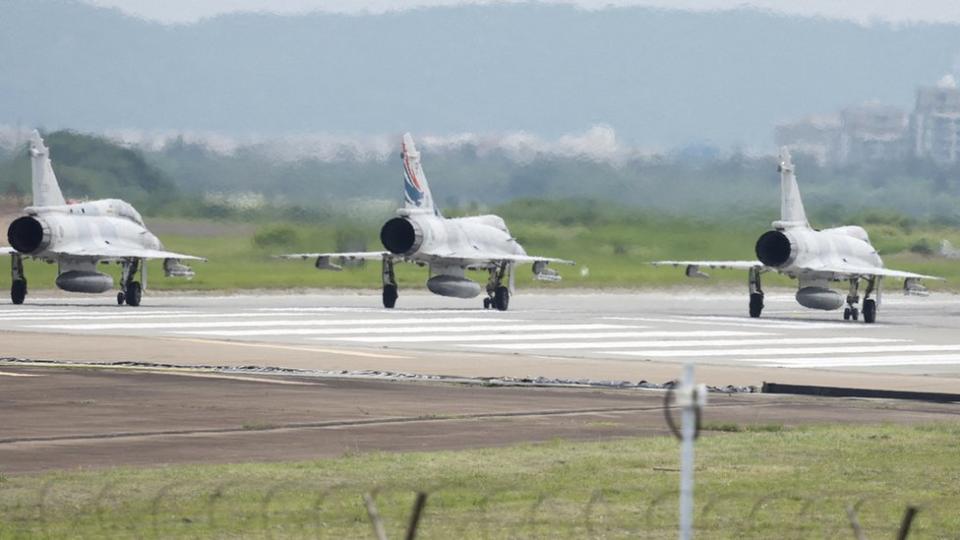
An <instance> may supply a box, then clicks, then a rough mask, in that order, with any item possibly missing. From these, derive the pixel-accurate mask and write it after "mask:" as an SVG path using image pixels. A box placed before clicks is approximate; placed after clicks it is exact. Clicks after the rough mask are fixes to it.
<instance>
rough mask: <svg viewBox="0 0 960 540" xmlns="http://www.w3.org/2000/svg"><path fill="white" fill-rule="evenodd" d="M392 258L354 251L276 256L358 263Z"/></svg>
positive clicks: (380, 253) (390, 254) (386, 255)
mask: <svg viewBox="0 0 960 540" xmlns="http://www.w3.org/2000/svg"><path fill="white" fill-rule="evenodd" d="M389 256H393V254H392V253H390V252H389V251H354V252H346V253H286V254H284V255H277V258H280V259H319V258H324V257H325V258H327V259H348V260H359V261H373V260H377V259H382V258H384V257H389Z"/></svg>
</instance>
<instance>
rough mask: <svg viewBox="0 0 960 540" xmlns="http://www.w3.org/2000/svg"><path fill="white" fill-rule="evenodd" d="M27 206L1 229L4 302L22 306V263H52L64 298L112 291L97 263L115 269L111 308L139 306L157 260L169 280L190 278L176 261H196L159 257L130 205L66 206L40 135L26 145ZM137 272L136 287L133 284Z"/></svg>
mask: <svg viewBox="0 0 960 540" xmlns="http://www.w3.org/2000/svg"><path fill="white" fill-rule="evenodd" d="M30 164H31V169H32V189H33V205H32V206H28V207H27V208H25V209H24V214H26V215H24V216H21V217H18V218H17V219H15V220H14V221H13V222H12V223H10V227H9V228H8V229H7V240H8V241H9V242H10V246H11V247H0V253H2V254H8V255H10V256H11V276H12V278H13V279H12V283H11V287H10V298H11V300H13V303H14V304H22V303H23V301H24V299H25V298H26V296H27V278H26V276H25V275H24V272H23V258H24V257H32V258H34V259H38V260H42V261H46V262H48V263H51V264H52V263H56V264H57V265H58V274H57V281H56V284H57V287H59V288H60V289H63V290H65V291H69V292H78V293H102V292H106V291H109V290H110V289H112V288H113V277H112V276H110V275H109V274H104V273H102V272H98V271H97V263H110V262H117V263H119V264H120V265H121V267H122V271H121V278H120V292H118V293H117V304H120V305H123V304H124V303H126V304H127V305H128V306H139V305H140V298H141V295H142V293H143V290H144V289H145V288H146V285H147V265H146V264H145V260H146V259H163V269H164V273H165V274H166V275H167V276H168V277H170V276H173V277H188V278H189V277H192V276H193V275H194V274H193V270H191V269H190V268H189V267H188V266H185V265H183V264H181V263H180V260H181V259H191V260H203V259H202V258H200V257H194V256H192V255H184V254H182V253H174V252H172V251H165V250H164V248H163V244H161V243H160V240H159V239H157V237H156V236H154V235H153V234H151V233H150V231H148V230H147V227H146V226H145V225H144V224H143V218H142V217H140V214H139V213H138V212H137V211H136V210H135V209H134V208H133V206H131V205H130V204H128V203H126V202H124V201H121V200H119V199H103V200H99V201H89V202H82V203H75V204H67V202H66V200H64V198H63V193H61V191H60V185H59V183H58V182H57V177H56V175H55V174H54V172H53V166H52V165H51V163H50V151H49V149H48V148H47V147H46V145H44V143H43V139H42V138H41V137H40V133H38V132H37V131H34V132H33V135H32V137H31V139H30ZM138 271H139V272H140V276H141V280H142V285H141V282H140V281H137V280H136V276H137V272H138Z"/></svg>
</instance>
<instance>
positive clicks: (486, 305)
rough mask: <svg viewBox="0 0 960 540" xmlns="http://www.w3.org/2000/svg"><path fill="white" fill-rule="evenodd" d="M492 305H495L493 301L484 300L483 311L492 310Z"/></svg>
mask: <svg viewBox="0 0 960 540" xmlns="http://www.w3.org/2000/svg"><path fill="white" fill-rule="evenodd" d="M492 303H493V301H492V300H491V299H489V298H484V299H483V309H490V306H491V304H492Z"/></svg>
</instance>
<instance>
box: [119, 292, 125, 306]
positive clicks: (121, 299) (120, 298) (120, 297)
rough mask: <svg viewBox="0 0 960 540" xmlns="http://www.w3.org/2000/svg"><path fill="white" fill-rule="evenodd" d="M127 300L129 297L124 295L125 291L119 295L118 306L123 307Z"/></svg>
mask: <svg viewBox="0 0 960 540" xmlns="http://www.w3.org/2000/svg"><path fill="white" fill-rule="evenodd" d="M126 299H127V295H125V294H123V291H120V292H118V293H117V305H118V306H122V305H123V302H124V301H125V300H126Z"/></svg>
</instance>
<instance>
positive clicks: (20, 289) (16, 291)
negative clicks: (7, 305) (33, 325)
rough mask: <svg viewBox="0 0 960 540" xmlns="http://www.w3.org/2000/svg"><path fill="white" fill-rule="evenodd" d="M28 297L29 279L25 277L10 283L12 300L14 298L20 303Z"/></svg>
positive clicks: (15, 301) (16, 302)
mask: <svg viewBox="0 0 960 540" xmlns="http://www.w3.org/2000/svg"><path fill="white" fill-rule="evenodd" d="M26 297H27V281H26V280H24V279H16V280H14V281H13V283H11V284H10V300H12V301H13V303H14V304H16V305H20V304H22V303H23V300H24V299H25V298H26Z"/></svg>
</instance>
